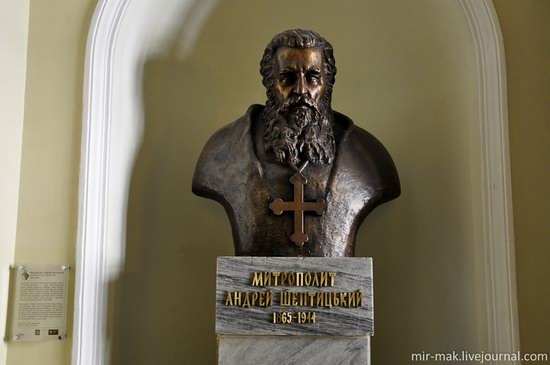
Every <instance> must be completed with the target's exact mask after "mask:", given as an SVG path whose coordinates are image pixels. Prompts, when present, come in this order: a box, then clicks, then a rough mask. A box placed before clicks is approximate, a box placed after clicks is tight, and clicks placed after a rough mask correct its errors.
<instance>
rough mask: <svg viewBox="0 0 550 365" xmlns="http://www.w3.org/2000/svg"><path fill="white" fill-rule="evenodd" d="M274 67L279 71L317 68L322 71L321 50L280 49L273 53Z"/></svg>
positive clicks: (312, 48) (316, 48) (317, 48)
mask: <svg viewBox="0 0 550 365" xmlns="http://www.w3.org/2000/svg"><path fill="white" fill-rule="evenodd" d="M275 65H276V67H277V68H278V69H279V70H284V69H291V70H308V69H311V68H317V69H318V70H319V71H324V67H323V65H324V63H323V50H322V49H321V48H319V47H309V48H303V49H302V48H292V47H280V48H278V49H277V52H276V53H275Z"/></svg>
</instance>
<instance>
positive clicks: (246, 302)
mask: <svg viewBox="0 0 550 365" xmlns="http://www.w3.org/2000/svg"><path fill="white" fill-rule="evenodd" d="M243 308H250V298H249V297H248V292H247V291H246V292H244V300H243Z"/></svg>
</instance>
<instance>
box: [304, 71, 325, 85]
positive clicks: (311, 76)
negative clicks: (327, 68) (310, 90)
mask: <svg viewBox="0 0 550 365" xmlns="http://www.w3.org/2000/svg"><path fill="white" fill-rule="evenodd" d="M306 79H307V82H309V83H310V84H314V85H316V84H318V83H319V82H320V81H321V74H320V73H318V72H308V73H307V75H306Z"/></svg>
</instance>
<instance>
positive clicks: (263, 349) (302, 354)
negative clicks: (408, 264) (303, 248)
mask: <svg viewBox="0 0 550 365" xmlns="http://www.w3.org/2000/svg"><path fill="white" fill-rule="evenodd" d="M216 334H217V335H218V364H242V365H246V364H272V363H273V364H370V356H369V355H370V336H372V335H373V296H372V261H371V259H370V258H349V257H345V258H344V257H327V258H324V257H323V258H313V257H307V258H300V257H219V258H218V273H217V282H216Z"/></svg>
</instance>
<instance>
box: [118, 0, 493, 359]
mask: <svg viewBox="0 0 550 365" xmlns="http://www.w3.org/2000/svg"><path fill="white" fill-rule="evenodd" d="M345 4H346V5H345V6H344V5H342V4H341V3H340V2H335V1H320V2H319V1H300V2H296V1H277V2H268V1H264V2H258V1H255V0H248V1H222V2H220V3H219V5H218V6H217V7H216V8H215V9H214V10H213V12H212V14H211V15H210V17H209V18H208V19H207V21H206V23H205V24H204V27H203V28H202V31H201V32H200V33H199V34H198V39H197V42H196V45H195V47H194V48H193V49H191V50H190V52H188V53H185V52H181V50H182V48H181V43H180V42H183V41H182V39H186V36H189V34H185V32H186V31H187V29H185V28H184V29H182V30H181V31H180V33H179V34H178V38H177V39H175V40H174V47H173V49H171V50H169V51H168V52H166V53H165V54H162V55H159V56H158V57H156V58H154V59H149V60H148V61H147V62H146V65H145V69H144V80H143V86H142V90H143V97H144V112H145V134H144V141H143V145H142V146H141V149H140V151H139V154H138V157H137V160H136V166H135V169H134V172H133V176H132V181H131V186H130V197H129V214H128V241H127V245H126V254H127V260H126V266H125V269H124V271H123V274H122V275H121V277H120V278H119V279H118V280H116V281H115V282H113V283H112V286H111V292H110V293H111V300H112V302H111V303H112V308H111V314H112V316H113V318H114V321H113V323H112V328H111V331H110V334H111V336H112V337H111V338H112V348H113V353H112V355H111V358H112V360H113V363H115V364H120V363H124V362H126V363H132V364H150V363H153V362H164V363H178V362H184V361H186V362H187V363H192V364H212V363H214V362H215V353H216V341H215V337H214V333H213V331H214V321H213V319H214V318H213V311H214V302H213V300H212V295H213V293H214V275H215V259H216V256H218V255H230V254H232V252H233V248H232V240H231V231H230V226H229V222H228V220H227V217H226V216H225V213H224V210H223V209H222V207H221V206H219V205H217V204H216V203H214V202H211V201H208V200H205V199H201V198H198V197H195V196H194V195H192V194H191V191H190V183H191V177H192V173H193V169H194V166H195V162H196V159H197V157H198V154H199V153H200V150H201V148H202V146H203V145H204V143H205V142H206V140H207V138H208V136H209V135H211V134H212V133H213V132H214V131H215V130H216V129H218V128H220V127H221V126H223V125H224V124H226V123H228V122H230V121H232V120H234V119H236V118H238V117H239V116H240V115H242V114H243V113H244V112H245V110H246V108H247V107H248V105H250V104H251V103H263V102H264V100H265V91H264V90H263V87H262V86H261V80H260V75H259V73H258V68H259V66H258V63H259V59H260V57H261V54H262V52H263V49H264V47H265V45H266V44H267V42H268V41H269V40H270V39H271V37H272V36H273V35H274V34H275V33H277V32H279V31H282V30H284V29H287V28H291V27H298V26H300V27H306V28H312V29H315V30H317V31H318V32H320V33H321V34H323V35H324V36H325V37H327V38H328V39H329V40H330V41H331V42H332V44H333V45H334V48H335V56H336V62H337V66H338V75H337V82H336V85H335V90H334V108H335V109H336V110H339V111H341V112H344V113H345V114H347V115H349V116H350V117H351V118H353V119H354V120H355V122H356V123H357V124H358V125H360V126H361V127H364V128H366V129H368V130H369V131H371V132H372V133H373V134H374V135H376V136H377V137H378V138H379V139H380V140H381V141H382V142H383V143H384V144H385V145H386V147H387V148H388V149H389V151H390V152H391V154H392V156H393V157H394V159H395V162H396V164H397V167H398V169H399V172H400V176H401V180H402V185H403V196H402V197H401V198H399V199H398V200H396V201H395V202H392V203H389V204H388V205H386V206H383V207H381V208H379V209H378V210H377V211H376V212H374V213H373V214H372V215H371V216H369V217H368V219H367V222H366V224H365V225H364V226H363V227H362V229H361V230H360V232H359V236H358V243H357V245H358V255H370V256H373V257H374V273H375V290H376V304H375V306H376V325H375V327H376V329H375V333H376V335H375V338H374V343H373V361H374V363H376V364H405V363H408V362H409V359H410V354H411V352H421V351H428V352H430V351H431V352H435V351H450V350H453V349H469V350H472V351H475V350H480V349H483V348H485V347H484V344H483V343H482V341H481V334H480V333H481V329H480V326H482V325H483V324H484V322H483V321H480V319H481V315H480V314H478V310H479V308H483V306H482V305H483V303H482V297H483V295H484V294H483V293H478V291H477V289H476V285H475V283H476V276H475V275H476V271H477V269H478V268H477V267H476V261H475V252H476V250H477V249H481V248H480V246H479V245H476V244H477V243H479V227H478V226H477V225H476V222H477V221H479V219H477V218H478V217H479V211H480V208H479V205H478V201H479V189H480V186H481V183H480V176H479V171H480V166H479V157H478V156H479V134H478V129H479V126H478V104H477V82H476V67H475V55H474V50H473V46H472V38H471V34H470V30H469V27H468V23H467V20H466V17H465V16H464V14H463V11H462V9H461V7H460V5H459V3H458V2H452V1H439V0H430V1H421V2H409V1H383V2H382V1H349V2H346V3H345ZM289 9H292V10H291V11H290V10H289ZM190 38H193V37H192V36H191V37H190ZM480 301H481V302H480ZM479 311H480V312H481V310H479Z"/></svg>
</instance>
